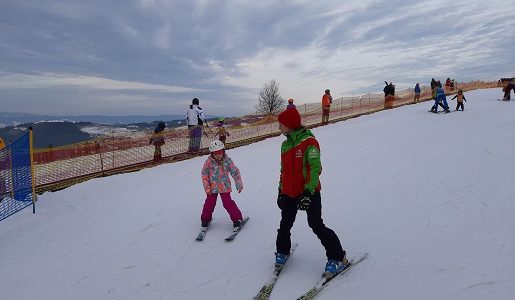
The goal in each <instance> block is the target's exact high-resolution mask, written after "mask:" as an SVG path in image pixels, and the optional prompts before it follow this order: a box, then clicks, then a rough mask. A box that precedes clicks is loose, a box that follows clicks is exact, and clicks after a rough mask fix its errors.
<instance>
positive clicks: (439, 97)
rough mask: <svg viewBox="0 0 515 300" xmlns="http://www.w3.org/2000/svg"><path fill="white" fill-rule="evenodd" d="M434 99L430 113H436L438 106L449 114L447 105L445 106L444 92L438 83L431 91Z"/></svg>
mask: <svg viewBox="0 0 515 300" xmlns="http://www.w3.org/2000/svg"><path fill="white" fill-rule="evenodd" d="M433 92H434V96H433V98H434V99H435V104H434V105H433V107H431V112H433V113H438V105H440V106H441V107H442V108H443V109H444V111H445V112H446V113H449V112H451V111H450V110H449V105H448V104H447V97H446V96H445V91H444V90H443V88H442V85H441V84H440V82H439V81H438V84H437V86H436V88H435V89H434V90H433Z"/></svg>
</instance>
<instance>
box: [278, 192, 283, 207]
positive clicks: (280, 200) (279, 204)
mask: <svg viewBox="0 0 515 300" xmlns="http://www.w3.org/2000/svg"><path fill="white" fill-rule="evenodd" d="M283 204H284V195H283V194H281V192H279V195H277V206H279V208H280V209H283Z"/></svg>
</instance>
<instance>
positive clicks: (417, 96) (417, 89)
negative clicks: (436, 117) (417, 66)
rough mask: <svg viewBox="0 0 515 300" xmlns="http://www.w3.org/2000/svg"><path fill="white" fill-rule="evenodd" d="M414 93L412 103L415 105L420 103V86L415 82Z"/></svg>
mask: <svg viewBox="0 0 515 300" xmlns="http://www.w3.org/2000/svg"><path fill="white" fill-rule="evenodd" d="M413 91H414V92H415V97H413V103H417V102H418V101H420V84H419V83H418V82H417V84H416V85H415V89H414V90H413Z"/></svg>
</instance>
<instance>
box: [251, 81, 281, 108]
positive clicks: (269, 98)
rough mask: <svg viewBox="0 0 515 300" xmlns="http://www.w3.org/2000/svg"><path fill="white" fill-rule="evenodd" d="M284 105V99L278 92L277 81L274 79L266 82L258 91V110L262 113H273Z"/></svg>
mask: <svg viewBox="0 0 515 300" xmlns="http://www.w3.org/2000/svg"><path fill="white" fill-rule="evenodd" d="M284 105H285V101H284V99H283V98H282V97H281V95H280V94H279V83H278V82H277V81H275V79H272V80H270V81H269V82H268V83H266V84H265V85H264V86H263V88H262V89H261V91H259V97H258V105H257V106H256V108H257V110H258V112H260V113H264V114H274V113H276V112H278V111H279V110H281V109H282V108H283V107H284Z"/></svg>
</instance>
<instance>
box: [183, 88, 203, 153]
mask: <svg viewBox="0 0 515 300" xmlns="http://www.w3.org/2000/svg"><path fill="white" fill-rule="evenodd" d="M198 105H199V100H198V98H193V100H192V101H191V105H190V109H188V111H186V123H187V124H188V129H189V130H190V144H189V147H188V152H198V151H199V150H200V144H201V141H202V127H203V126H204V124H206V120H205V118H204V112H203V111H202V108H200V107H199V106H198Z"/></svg>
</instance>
